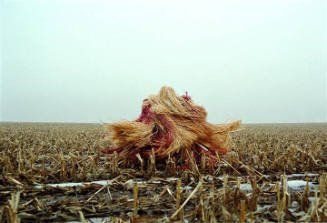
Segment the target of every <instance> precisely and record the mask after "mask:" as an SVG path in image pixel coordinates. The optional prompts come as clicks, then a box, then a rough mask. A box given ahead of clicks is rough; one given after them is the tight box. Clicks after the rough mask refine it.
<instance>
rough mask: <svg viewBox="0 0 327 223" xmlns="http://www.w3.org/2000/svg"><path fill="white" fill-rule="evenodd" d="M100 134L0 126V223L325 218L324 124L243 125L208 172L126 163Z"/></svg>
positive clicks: (52, 126)
mask: <svg viewBox="0 0 327 223" xmlns="http://www.w3.org/2000/svg"><path fill="white" fill-rule="evenodd" d="M104 133H105V130H104V129H103V127H102V126H101V125H98V124H69V123H65V124H57V123H46V124H44V123H0V166H1V170H0V171H1V172H0V222H1V221H9V222H13V221H15V220H16V219H18V218H19V219H21V221H23V222H35V221H39V222H45V221H84V219H86V220H85V221H90V222H102V221H108V222H123V221H138V222H145V221H147V222H166V221H176V220H177V219H184V221H185V222H199V221H203V222H216V221H217V222H218V221H251V220H254V221H258V222H262V221H264V220H268V221H282V220H290V221H299V220H300V221H327V199H326V194H327V187H326V185H327V175H326V174H325V173H326V172H327V124H262V125H243V126H242V127H241V131H237V132H233V133H232V134H231V137H232V141H233V144H232V146H231V147H232V151H230V152H229V153H228V154H227V155H225V156H223V157H221V160H220V161H219V162H218V163H217V164H216V166H215V167H214V168H213V167H212V166H211V167H210V166H208V165H207V163H206V162H203V163H202V165H201V164H199V166H198V168H196V167H195V166H193V167H192V168H191V169H190V170H184V171H179V170H175V169H174V167H171V166H172V165H171V163H170V164H169V165H167V166H166V167H165V168H159V167H156V168H147V167H145V168H144V169H143V170H142V169H141V168H140V165H139V163H136V164H135V167H133V168H122V167H120V166H119V163H117V161H116V160H115V158H114V157H112V156H105V155H103V154H102V153H101V150H102V149H104V148H106V147H108V146H110V142H104V141H103V140H102V139H101V135H102V134H104ZM67 182H83V184H82V183H76V184H62V183H67ZM179 182H180V187H179V186H178V184H179ZM191 195H192V196H191ZM178 203H180V204H178ZM180 206H181V208H178V207H180ZM241 209H242V211H241Z"/></svg>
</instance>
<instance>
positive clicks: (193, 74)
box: [0, 0, 327, 123]
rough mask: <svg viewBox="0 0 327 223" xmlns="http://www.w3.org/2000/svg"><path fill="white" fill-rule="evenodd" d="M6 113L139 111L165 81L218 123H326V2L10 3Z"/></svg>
mask: <svg viewBox="0 0 327 223" xmlns="http://www.w3.org/2000/svg"><path fill="white" fill-rule="evenodd" d="M0 2H2V7H1V9H0V10H1V11H0V14H1V20H2V24H1V23H0V24H1V25H2V26H1V28H0V31H1V41H0V44H1V45H2V48H1V58H2V59H1V61H0V66H2V67H1V68H2V69H1V71H2V79H1V84H2V85H1V86H2V87H1V91H0V92H1V93H0V94H1V95H0V98H1V115H0V116H1V120H2V121H50V122H51V121H60V122H62V121H64V122H101V121H103V122H111V121H117V120H121V119H128V120H132V119H135V118H137V116H138V115H139V114H140V111H141V104H142V100H143V99H144V98H146V97H147V96H148V95H149V94H154V93H157V92H158V91H159V89H160V87H161V86H163V85H168V86H171V87H173V88H175V90H176V92H177V93H178V94H182V93H184V92H185V91H188V93H189V95H190V96H191V97H192V98H193V100H194V101H195V103H197V104H199V105H203V106H204V107H205V108H206V109H207V111H208V119H209V121H212V122H216V123H223V122H228V121H232V120H236V119H241V120H243V121H244V122H245V123H261V122H326V121H327V88H326V85H327V78H326V75H327V72H326V69H327V67H326V53H327V43H326V40H327V39H326V38H327V35H326V25H327V21H326V19H327V18H326V12H327V4H326V2H327V1H325V0H274V1H262V0H256V1H254V0H253V1H252V0H251V1H250V0H249V1H244V0H239V1H233V0H220V1H218V0H216V1H209V0H208V1H205V0H198V1H190V0H155V1H152V0H143V1H139V0H131V1H125V0H119V1H108V0H106V1H105V0H51V1H50V0H21V1H18V0H2V1H0Z"/></svg>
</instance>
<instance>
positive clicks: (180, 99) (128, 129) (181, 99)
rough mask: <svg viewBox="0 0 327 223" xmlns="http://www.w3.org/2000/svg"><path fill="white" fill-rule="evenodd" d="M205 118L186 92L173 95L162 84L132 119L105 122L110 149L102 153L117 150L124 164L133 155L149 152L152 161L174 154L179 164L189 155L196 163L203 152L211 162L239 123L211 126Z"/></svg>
mask: <svg viewBox="0 0 327 223" xmlns="http://www.w3.org/2000/svg"><path fill="white" fill-rule="evenodd" d="M206 117H207V112H206V110H205V109H204V108H203V107H201V106H198V105H196V104H194V102H193V101H192V100H191V98H190V97H189V96H188V94H187V92H186V94H185V95H182V96H177V95H176V93H175V91H174V89H172V88H170V87H166V86H164V87H162V88H161V90H160V92H159V94H157V95H150V96H149V98H147V99H145V100H144V101H143V105H142V113H141V115H140V117H139V118H138V119H136V120H135V121H122V122H117V123H112V124H105V127H106V128H107V129H108V130H109V131H108V132H109V133H108V134H107V135H106V138H107V139H108V140H110V141H111V142H112V144H113V145H114V148H109V149H106V150H103V152H104V153H106V154H112V153H114V152H117V154H118V158H119V160H120V161H121V163H125V164H128V163H131V162H134V161H135V160H136V155H137V154H140V156H141V157H142V158H143V159H148V158H149V157H150V156H151V154H153V155H154V156H155V159H156V161H160V160H161V161H165V160H166V159H167V158H168V157H174V159H175V160H176V162H177V163H178V164H179V165H183V166H185V165H186V166H187V165H189V163H190V159H193V158H194V161H195V162H197V163H199V161H200V159H201V156H203V155H204V156H205V157H207V158H208V160H210V161H211V162H215V161H216V160H217V159H218V158H219V155H222V154H226V153H227V151H228V150H229V144H230V137H229V133H230V132H231V131H233V130H235V129H237V128H238V127H239V125H240V123H241V122H240V121H236V122H232V123H230V124H226V125H215V124H211V123H209V122H207V121H206ZM191 157H192V158H191Z"/></svg>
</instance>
